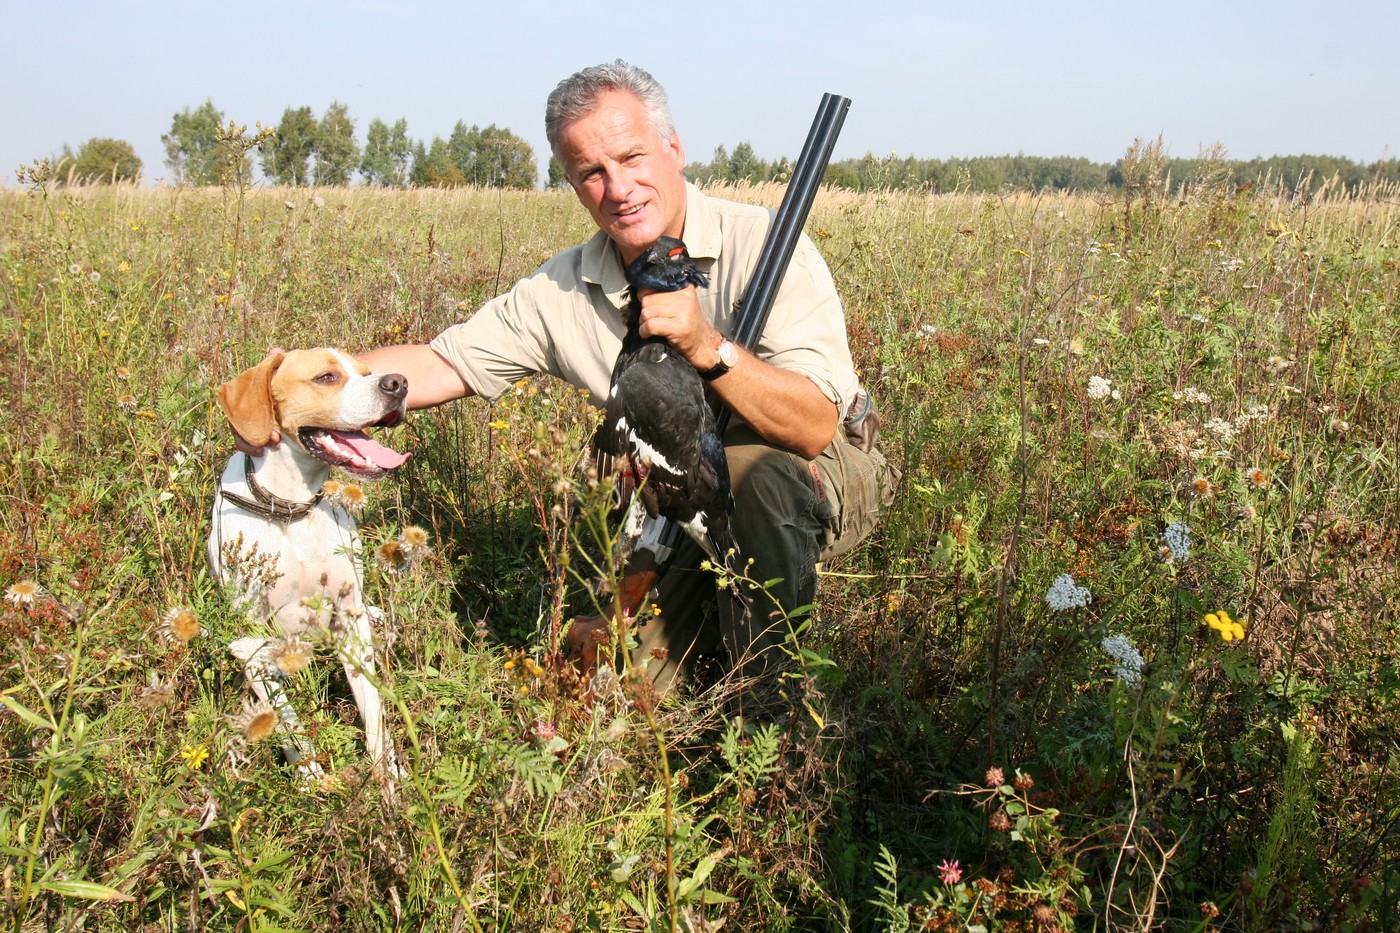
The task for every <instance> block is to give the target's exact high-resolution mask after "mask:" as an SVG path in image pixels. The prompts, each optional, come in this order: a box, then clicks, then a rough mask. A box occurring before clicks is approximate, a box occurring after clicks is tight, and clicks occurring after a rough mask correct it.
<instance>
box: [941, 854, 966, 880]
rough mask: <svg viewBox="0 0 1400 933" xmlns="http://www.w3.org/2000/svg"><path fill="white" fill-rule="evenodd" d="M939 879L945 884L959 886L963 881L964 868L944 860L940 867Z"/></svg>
mask: <svg viewBox="0 0 1400 933" xmlns="http://www.w3.org/2000/svg"><path fill="white" fill-rule="evenodd" d="M938 877H939V879H940V880H941V881H942V882H943V883H944V884H947V885H953V884H957V883H958V882H959V881H961V880H962V866H960V865H959V864H958V863H957V862H956V861H952V862H950V861H948V860H947V859H944V860H943V861H942V862H941V863H940V864H939V866H938Z"/></svg>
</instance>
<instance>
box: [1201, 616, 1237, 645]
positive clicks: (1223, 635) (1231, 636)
mask: <svg viewBox="0 0 1400 933" xmlns="http://www.w3.org/2000/svg"><path fill="white" fill-rule="evenodd" d="M1205 623H1206V625H1209V626H1210V627H1211V628H1213V629H1215V630H1216V631H1217V632H1219V633H1220V640H1221V641H1240V640H1242V639H1243V638H1244V627H1245V623H1244V622H1236V621H1235V620H1234V619H1232V618H1230V614H1229V613H1228V612H1226V611H1225V610H1224V609H1221V610H1219V611H1217V612H1208V613H1206V616H1205Z"/></svg>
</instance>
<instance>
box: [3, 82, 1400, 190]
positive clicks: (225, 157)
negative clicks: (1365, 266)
mask: <svg viewBox="0 0 1400 933" xmlns="http://www.w3.org/2000/svg"><path fill="white" fill-rule="evenodd" d="M355 129H356V128H355V121H354V120H353V119H352V118H351V116H350V112H349V108H348V107H347V106H346V105H345V104H342V103H333V104H331V105H330V107H328V108H327V109H326V111H325V113H324V114H322V115H321V116H320V117H317V116H316V114H315V113H313V112H312V110H311V108H310V107H288V108H287V109H286V110H285V111H284V112H283V114H282V119H281V120H280V121H279V122H278V123H277V124H275V125H272V124H267V125H260V126H259V127H258V129H257V131H256V132H255V133H253V134H251V135H250V134H248V132H247V128H246V126H243V125H239V124H237V123H235V122H233V121H230V120H226V119H225V115H224V112H223V111H222V110H220V109H219V108H218V107H216V106H215V105H214V103H213V101H205V102H204V104H202V105H201V106H199V107H197V108H193V109H191V108H188V107H187V108H185V110H183V111H182V112H180V113H177V114H175V115H174V118H173V119H172V121H171V126H170V132H169V133H167V134H165V135H163V136H162V137H161V142H162V143H163V144H164V147H165V166H166V168H167V169H169V170H170V173H171V181H173V182H174V183H175V184H194V185H218V184H227V183H228V182H230V181H232V180H235V179H239V180H242V181H244V182H248V181H252V179H253V164H254V156H255V155H256V159H257V163H258V166H259V167H260V168H261V170H262V177H263V179H265V180H267V181H269V182H272V183H273V184H278V185H350V184H356V183H359V184H363V185H372V186H376V187H392V188H408V187H412V188H425V187H438V188H451V187H458V186H467V185H476V186H482V187H505V188H534V187H537V186H538V184H539V181H538V178H539V175H538V163H537V162H536V156H535V152H534V151H533V149H532V147H531V146H530V144H529V143H528V142H526V141H525V140H524V139H523V138H521V137H519V136H517V135H516V134H515V133H513V132H511V130H509V129H508V128H505V127H497V126H495V125H491V126H487V127H485V128H482V127H480V126H478V125H476V124H472V125H470V126H469V125H468V124H467V123H466V122H465V121H462V120H459V121H458V122H457V124H456V126H454V127H453V130H452V133H451V134H450V135H449V136H448V137H447V138H446V139H443V138H442V137H440V136H435V137H433V139H432V140H431V141H428V140H426V139H414V138H412V137H410V136H409V134H408V121H407V120H405V119H399V120H397V121H395V122H394V123H392V124H391V123H388V122H386V121H383V120H380V119H377V118H376V119H373V120H371V121H370V122H369V126H368V130H367V132H366V134H365V137H364V141H363V144H362V143H361V142H360V140H359V139H358V138H357V134H356V131H355ZM1166 153H1167V148H1166V145H1165V143H1164V142H1163V140H1162V139H1161V138H1160V137H1158V138H1157V139H1155V140H1146V141H1144V140H1141V139H1138V140H1134V141H1133V144H1132V145H1131V146H1128V147H1127V149H1126V151H1125V152H1124V155H1123V157H1122V158H1120V159H1118V160H1117V161H1114V162H1092V161H1090V160H1089V159H1086V158H1079V157H1073V156H1053V157H1045V156H1028V155H1022V154H1018V155H1004V156H972V157H968V158H951V159H921V158H918V157H916V156H904V157H900V156H898V155H896V154H893V153H892V154H890V155H887V156H883V157H879V156H875V155H873V154H867V155H865V156H864V157H862V158H858V159H845V160H843V161H839V162H833V163H832V164H831V165H830V166H828V168H827V172H826V177H825V182H826V184H828V185H832V186H837V187H842V188H850V189H854V190H858V191H868V190H880V189H906V190H924V191H929V192H935V193H941V192H952V191H972V192H991V191H1001V190H1004V189H1020V190H1057V191H1071V192H1092V191H1103V190H1110V189H1120V190H1121V189H1125V188H1126V189H1130V190H1133V191H1141V190H1146V189H1155V190H1159V191H1162V192H1166V191H1170V190H1173V189H1175V188H1176V187H1178V186H1180V185H1182V184H1192V185H1200V184H1210V185H1223V186H1227V187H1231V188H1234V189H1237V190H1248V189H1250V188H1252V187H1255V186H1259V185H1267V186H1268V187H1269V188H1270V189H1271V190H1282V191H1286V192H1315V191H1317V190H1318V189H1319V188H1321V187H1322V186H1324V185H1326V186H1328V189H1329V190H1331V191H1337V190H1338V189H1345V190H1346V191H1349V192H1351V193H1356V194H1366V193H1368V192H1369V193H1376V192H1388V191H1391V190H1394V187H1395V186H1396V185H1400V159H1383V160H1380V161H1376V162H1372V163H1370V164H1369V165H1368V164H1365V163H1359V162H1353V161H1352V160H1350V159H1346V158H1340V157H1337V156H1325V155H1296V156H1271V157H1269V158H1267V159H1263V158H1255V159H1250V160H1248V161H1238V160H1232V159H1229V158H1228V157H1227V155H1226V152H1225V149H1224V148H1223V147H1222V146H1219V145H1216V146H1214V147H1211V148H1209V149H1206V150H1203V151H1202V152H1201V153H1200V154H1199V155H1198V156H1197V157H1196V158H1193V159H1174V158H1168V157H1167V155H1166ZM143 171H144V166H143V165H142V164H141V160H140V159H139V158H138V157H137V155H136V152H135V151H134V149H133V148H132V146H131V144H130V143H128V142H127V141H125V140H121V139H108V138H100V137H94V138H92V139H90V140H88V141H87V142H86V143H84V144H82V146H80V147H79V149H78V150H77V152H74V151H72V150H71V149H70V148H69V146H67V145H66V144H65V145H64V147H63V151H62V152H61V153H58V154H56V155H55V156H54V157H53V158H52V159H44V160H40V161H38V162H36V163H35V165H34V166H32V167H30V166H23V167H21V169H20V172H19V177H20V180H21V182H22V183H43V182H47V181H52V182H53V183H55V184H60V185H61V184H65V183H70V182H80V183H88V184H91V183H102V182H110V181H124V180H131V179H135V178H138V177H140V176H141V175H142V174H143ZM791 171H792V164H791V162H790V161H789V160H788V159H787V158H786V157H784V158H780V159H777V160H773V161H769V160H766V159H762V158H759V156H758V155H757V154H756V153H755V152H754V150H753V146H752V145H750V144H749V143H748V142H741V143H739V144H738V145H736V146H735V147H734V151H733V152H730V151H729V150H728V149H726V148H725V147H724V146H720V147H718V148H717V149H715V152H714V155H713V157H712V158H711V159H710V160H709V161H708V162H693V163H691V164H690V165H688V166H686V174H687V175H688V176H689V177H690V178H691V179H692V180H694V181H696V182H700V183H706V182H729V183H742V182H765V181H779V182H782V181H786V180H787V177H788V175H789V174H790V173H791ZM564 183H565V180H564V172H563V168H562V166H560V165H559V163H558V160H556V159H555V158H554V157H553V156H550V158H549V167H548V171H547V174H546V176H545V179H544V184H545V185H546V186H548V187H556V186H561V185H563V184H564Z"/></svg>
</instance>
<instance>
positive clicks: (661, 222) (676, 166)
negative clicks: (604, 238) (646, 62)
mask: <svg viewBox="0 0 1400 933" xmlns="http://www.w3.org/2000/svg"><path fill="white" fill-rule="evenodd" d="M559 153H560V156H561V157H562V161H563V163H564V171H565V172H566V173H567V175H568V178H569V183H570V184H572V185H573V187H574V192H575V193H576V194H577V195H578V199H579V202H580V203H581V204H583V206H584V207H585V208H587V209H588V213H589V214H591V215H592V216H593V222H594V223H596V224H597V225H598V229H600V230H602V231H603V232H604V233H606V234H607V235H608V236H609V237H611V238H612V241H613V242H614V243H616V244H617V248H618V250H619V251H620V252H621V253H622V260H623V262H625V263H626V262H631V261H632V260H633V259H635V258H637V257H638V256H640V255H641V254H642V252H643V251H644V250H645V249H646V248H647V247H649V246H651V244H653V243H655V242H656V239H657V237H660V236H673V237H679V236H680V235H681V234H682V233H683V232H684V230H685V177H684V176H683V175H682V174H681V170H682V169H684V168H685V151H684V150H683V149H682V148H681V141H680V137H678V136H677V135H676V134H675V133H672V134H671V138H670V139H669V140H665V139H662V138H661V137H659V136H658V135H657V134H656V130H654V129H653V128H652V125H651V121H650V120H649V119H647V113H646V109H645V108H644V107H643V106H642V103H641V101H639V100H637V98H636V97H634V96H632V95H631V94H629V93H627V92H625V91H609V92H607V93H606V94H604V95H602V96H601V97H599V98H598V106H597V107H595V108H594V109H593V110H592V111H591V112H590V113H588V114H585V115H584V116H582V117H579V118H578V119H576V120H571V121H569V122H568V123H565V124H564V125H563V127H561V129H560V133H559Z"/></svg>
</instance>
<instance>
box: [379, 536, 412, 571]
mask: <svg viewBox="0 0 1400 933" xmlns="http://www.w3.org/2000/svg"><path fill="white" fill-rule="evenodd" d="M374 556H375V557H376V558H377V559H378V560H379V566H381V567H383V568H384V570H385V572H386V573H398V572H399V571H400V570H402V569H404V568H405V567H407V566H408V554H407V553H405V552H404V549H403V544H401V543H400V542H398V541H385V542H384V543H383V544H381V545H379V547H377V548H375V549H374Z"/></svg>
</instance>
